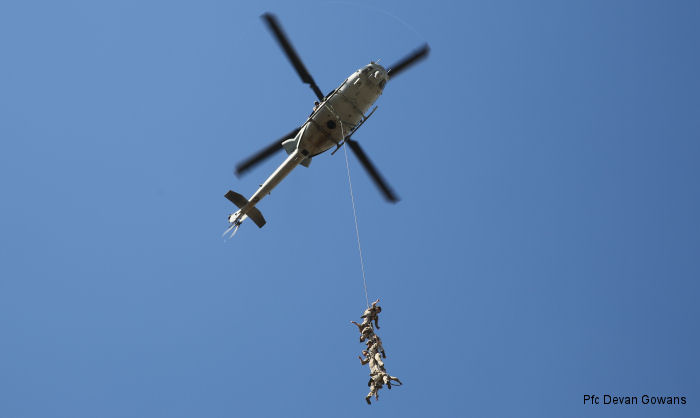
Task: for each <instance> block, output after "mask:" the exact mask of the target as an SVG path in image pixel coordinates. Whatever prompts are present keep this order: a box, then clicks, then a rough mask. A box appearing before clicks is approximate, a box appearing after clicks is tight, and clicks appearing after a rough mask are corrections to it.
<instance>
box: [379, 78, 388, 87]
mask: <svg viewBox="0 0 700 418" xmlns="http://www.w3.org/2000/svg"><path fill="white" fill-rule="evenodd" d="M385 85H386V80H382V81H380V82H379V88H380V89H383V88H384V86H385Z"/></svg>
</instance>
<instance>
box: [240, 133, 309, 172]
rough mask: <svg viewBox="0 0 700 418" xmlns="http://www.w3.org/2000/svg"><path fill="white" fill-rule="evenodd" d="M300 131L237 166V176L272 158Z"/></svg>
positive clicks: (289, 134) (274, 143)
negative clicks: (284, 143) (286, 141)
mask: <svg viewBox="0 0 700 418" xmlns="http://www.w3.org/2000/svg"><path fill="white" fill-rule="evenodd" d="M300 129H301V127H299V128H296V129H294V130H293V131H291V132H290V133H288V134H287V135H285V136H283V137H282V138H280V139H278V140H276V141H275V142H273V143H271V144H270V145H268V146H267V147H265V148H263V149H262V150H260V151H259V152H258V153H257V154H254V155H252V156H251V157H250V158H248V159H246V160H243V161H241V162H240V163H239V164H238V165H237V166H236V175H237V176H239V177H240V176H242V175H243V174H244V173H245V172H246V171H248V170H250V169H251V168H253V167H254V166H256V165H258V164H260V163H261V162H263V161H264V160H265V159H267V158H269V157H272V156H273V155H274V154H275V153H276V152H277V151H279V150H281V149H282V142H284V141H285V140H286V139H289V138H293V137H294V136H295V135H296V134H297V133H298V132H299V130H300Z"/></svg>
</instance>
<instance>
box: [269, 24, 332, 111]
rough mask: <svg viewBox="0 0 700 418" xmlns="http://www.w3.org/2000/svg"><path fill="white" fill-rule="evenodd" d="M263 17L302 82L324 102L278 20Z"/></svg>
mask: <svg viewBox="0 0 700 418" xmlns="http://www.w3.org/2000/svg"><path fill="white" fill-rule="evenodd" d="M261 17H262V18H263V20H264V21H265V23H267V26H268V27H269V28H270V30H271V31H272V33H273V34H274V35H275V38H276V39H277V42H279V44H280V46H281V47H282V49H283V50H284V53H285V54H287V58H289V61H290V62H291V63H292V65H293V66H294V69H296V70H297V73H298V74H299V77H301V81H303V82H304V83H306V84H308V85H310V86H311V89H312V90H313V91H314V93H316V97H318V100H319V101H323V97H324V96H323V93H322V92H321V89H320V88H318V85H316V82H315V81H314V79H313V78H312V77H311V74H309V71H308V70H307V69H306V67H305V66H304V63H303V62H301V59H300V58H299V55H298V54H297V52H296V51H295V50H294V47H292V44H291V43H290V42H289V39H288V38H287V35H285V34H284V31H282V26H280V24H279V22H277V18H276V17H275V15H273V14H272V13H265V14H263V15H262V16H261Z"/></svg>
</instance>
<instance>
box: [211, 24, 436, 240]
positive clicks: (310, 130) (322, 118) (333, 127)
mask: <svg viewBox="0 0 700 418" xmlns="http://www.w3.org/2000/svg"><path fill="white" fill-rule="evenodd" d="M261 18H262V19H263V21H264V22H265V23H266V25H267V27H268V29H269V30H270V31H271V32H272V34H273V35H274V37H275V39H276V40H277V42H278V43H279V45H280V47H281V48H282V50H283V51H284V53H285V54H286V56H287V58H288V59H289V61H290V62H291V64H292V66H293V67H294V69H295V70H296V72H297V73H298V74H299V77H300V78H301V81H302V82H303V83H305V84H308V85H309V86H310V87H311V89H312V90H313V92H314V93H315V94H316V97H317V98H318V101H315V102H314V110H313V112H312V113H311V115H309V117H308V118H307V119H306V121H305V122H304V123H303V124H302V125H301V126H299V127H297V128H295V129H294V130H292V131H291V132H289V133H287V134H286V135H284V136H282V137H281V138H279V139H277V140H275V141H274V142H272V143H271V144H270V145H268V146H267V147H265V148H263V149H262V150H260V151H259V152H257V153H256V154H254V155H252V156H251V157H249V158H247V159H246V160H243V161H241V162H240V163H239V164H238V165H236V170H235V173H236V175H237V176H239V177H240V176H241V175H243V174H245V173H246V172H247V171H249V170H250V169H251V168H253V167H254V166H256V165H257V164H259V163H261V162H262V161H264V160H266V159H267V158H269V157H271V156H273V155H274V154H275V153H277V152H278V151H281V150H284V151H286V152H287V154H288V156H287V158H286V159H285V160H284V162H283V163H282V164H281V165H280V166H279V167H277V169H276V170H275V171H274V172H273V173H272V174H271V175H270V176H269V177H268V178H267V180H265V182H264V183H263V184H261V185H260V187H259V188H258V190H257V191H256V192H255V193H254V194H253V195H252V196H251V197H250V199H246V198H245V197H244V196H243V195H241V194H239V193H236V192H234V191H232V190H229V191H228V192H227V193H226V194H225V195H224V196H225V197H226V198H227V199H228V200H230V201H231V202H232V203H233V204H234V205H236V206H237V207H238V210H237V211H236V212H234V213H232V214H230V215H229V216H228V222H229V227H228V229H226V231H224V235H226V234H227V233H229V232H230V233H231V235H230V236H231V237H233V235H234V234H235V233H236V232H237V230H238V227H239V226H240V225H241V223H242V222H243V221H244V220H245V219H247V218H250V219H251V220H252V221H253V222H254V223H255V224H256V225H257V226H258V227H259V228H262V227H263V226H264V225H265V223H266V221H265V218H264V217H263V216H262V213H260V210H259V209H258V208H257V207H256V205H257V204H258V203H259V202H260V200H261V199H262V198H263V197H265V196H267V195H268V194H270V192H271V191H272V189H273V188H275V187H276V186H277V185H278V184H279V183H280V182H281V181H282V180H283V179H284V178H285V177H286V176H287V175H288V174H289V173H290V172H291V171H292V170H294V168H296V167H297V166H298V165H302V166H304V167H308V166H309V164H310V163H311V159H312V158H313V157H315V156H317V155H319V154H321V153H323V152H326V151H328V150H330V149H331V148H333V147H335V150H334V151H333V152H331V155H332V154H334V153H335V152H336V151H338V149H340V147H342V146H343V145H345V144H347V145H348V146H349V147H350V150H351V151H352V152H353V153H354V154H355V156H356V157H357V158H358V160H359V161H360V163H361V164H362V166H363V167H364V169H365V170H367V172H368V174H369V175H370V177H371V178H372V180H373V181H374V183H375V184H376V185H377V187H378V188H379V190H380V191H381V193H382V194H383V195H384V197H385V199H386V200H388V201H389V202H392V203H395V202H397V201H398V200H399V199H398V197H397V195H396V194H395V193H394V191H393V190H392V189H391V188H390V187H389V185H388V184H387V182H386V181H385V180H384V178H383V177H382V176H381V174H379V171H378V170H377V168H376V167H375V166H374V164H373V163H372V162H371V160H370V159H369V157H368V156H367V154H366V153H365V152H364V150H363V149H362V148H361V147H360V144H359V143H358V142H357V141H355V140H354V139H352V138H351V136H352V135H353V134H354V133H355V131H357V129H358V128H359V127H360V126H362V125H363V124H364V123H365V122H366V121H367V119H369V117H370V116H372V114H373V113H374V111H375V110H376V109H377V107H376V106H375V107H374V108H372V110H371V111H370V108H371V107H372V105H373V104H374V102H375V101H376V100H377V99H378V98H379V96H381V94H382V92H383V90H384V86H385V85H386V83H387V81H389V80H391V79H393V78H394V77H396V76H397V75H398V74H399V73H401V72H403V71H404V70H406V69H407V68H408V67H410V66H411V65H413V64H415V63H416V62H417V61H419V60H421V59H423V58H425V57H426V56H427V55H428V52H429V51H430V48H429V46H428V45H427V44H424V45H423V46H422V47H420V48H418V49H416V50H415V51H413V52H412V53H410V54H408V55H407V56H405V57H404V58H403V59H401V60H399V61H398V62H396V63H395V64H394V65H392V66H390V67H388V69H386V68H384V67H383V66H381V65H379V64H378V63H375V62H370V63H369V64H368V65H366V66H364V67H362V68H360V69H358V70H357V71H355V72H354V73H352V74H351V75H350V76H349V77H348V78H346V79H345V81H343V82H342V83H341V84H340V86H339V87H338V88H336V89H335V90H333V91H331V92H330V93H328V94H326V95H324V94H323V92H322V91H321V89H320V88H319V87H318V85H317V84H316V82H315V81H314V79H313V77H311V74H310V73H309V71H308V70H307V69H306V67H305V66H304V64H303V63H302V61H301V59H300V58H299V55H298V54H297V52H296V51H295V49H294V47H292V44H291V43H290V42H289V39H288V38H287V36H286V35H285V33H284V31H283V30H282V26H281V25H280V24H279V22H278V21H277V18H276V17H275V16H274V15H273V14H271V13H265V14H263V15H262V16H261ZM368 111H369V113H367V112H368Z"/></svg>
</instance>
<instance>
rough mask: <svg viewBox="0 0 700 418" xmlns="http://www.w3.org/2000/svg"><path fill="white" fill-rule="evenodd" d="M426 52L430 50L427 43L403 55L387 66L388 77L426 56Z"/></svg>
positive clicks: (394, 75) (395, 74) (392, 76)
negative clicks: (397, 60) (400, 58)
mask: <svg viewBox="0 0 700 418" xmlns="http://www.w3.org/2000/svg"><path fill="white" fill-rule="evenodd" d="M428 52H430V47H429V46H428V44H425V45H423V46H422V47H420V48H418V49H416V50H415V51H413V52H412V53H410V54H409V55H407V56H406V57H404V58H403V59H402V60H401V61H399V62H397V63H395V64H394V65H392V66H391V67H389V71H387V73H388V75H389V78H394V77H396V76H397V75H398V74H399V73H401V72H402V71H404V70H405V69H407V68H409V67H410V66H411V65H413V64H415V63H416V62H418V61H420V60H422V59H423V58H425V57H427V56H428Z"/></svg>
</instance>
